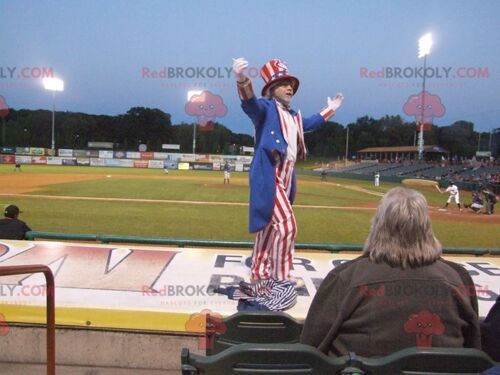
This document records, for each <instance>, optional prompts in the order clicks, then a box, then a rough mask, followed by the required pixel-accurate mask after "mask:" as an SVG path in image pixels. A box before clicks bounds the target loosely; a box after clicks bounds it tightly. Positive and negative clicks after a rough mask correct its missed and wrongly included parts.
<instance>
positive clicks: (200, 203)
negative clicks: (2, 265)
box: [0, 193, 375, 211]
mask: <svg viewBox="0 0 500 375" xmlns="http://www.w3.org/2000/svg"><path fill="white" fill-rule="evenodd" d="M0 196H2V197H20V198H37V199H38V198H40V199H54V200H82V201H103V202H137V203H174V204H192V205H209V206H246V207H248V203H240V202H206V201H180V200H170V199H143V198H99V197H74V196H65V195H62V196H54V195H42V194H10V193H0ZM293 207H294V208H323V209H337V210H358V211H359V210H365V211H373V210H375V208H374V207H349V206H322V205H305V204H294V205H293Z"/></svg>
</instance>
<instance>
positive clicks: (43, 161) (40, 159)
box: [31, 156, 47, 164]
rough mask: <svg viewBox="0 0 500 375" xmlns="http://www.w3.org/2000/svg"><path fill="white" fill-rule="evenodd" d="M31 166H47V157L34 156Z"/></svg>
mask: <svg viewBox="0 0 500 375" xmlns="http://www.w3.org/2000/svg"><path fill="white" fill-rule="evenodd" d="M31 164H47V157H46V156H33V157H32V158H31Z"/></svg>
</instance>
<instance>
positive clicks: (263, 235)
mask: <svg viewBox="0 0 500 375" xmlns="http://www.w3.org/2000/svg"><path fill="white" fill-rule="evenodd" d="M247 67H248V61H246V60H245V59H244V58H238V59H233V70H234V73H235V76H236V80H237V87H238V94H239V97H240V99H241V107H242V108H243V111H244V112H245V113H246V114H247V115H248V117H250V119H251V120H252V122H253V124H254V126H255V147H254V149H255V153H254V158H253V161H252V165H251V167H250V176H249V178H250V226H249V229H250V232H252V233H257V234H256V238H255V244H254V249H253V254H252V266H251V280H252V282H254V283H256V282H260V281H262V280H270V279H273V280H278V281H291V282H292V283H294V284H295V285H296V286H297V281H298V280H295V278H294V277H293V276H292V275H291V274H290V269H291V268H292V260H293V255H294V251H295V238H296V236H297V223H296V221H295V216H294V214H293V209H292V203H293V199H294V196H295V191H296V181H295V172H294V166H295V161H296V160H297V158H298V157H300V158H305V155H306V148H305V144H304V132H309V131H313V130H315V129H317V128H319V127H320V126H321V125H323V124H324V123H325V122H326V121H327V120H328V119H329V118H330V117H331V116H333V115H334V114H335V111H336V110H337V109H338V108H339V107H340V105H341V104H342V100H343V96H342V94H337V95H336V96H335V98H333V99H330V98H328V99H327V106H326V107H325V108H324V109H323V110H322V111H321V112H319V113H317V114H314V115H312V116H311V117H307V118H302V116H301V114H300V111H299V112H296V111H294V110H292V109H291V108H290V103H291V100H292V98H293V96H294V95H295V93H296V92H297V89H298V87H299V80H298V79H297V78H296V77H293V76H291V75H290V74H289V73H288V68H287V66H286V65H285V63H284V62H283V61H281V60H279V59H273V60H271V61H269V62H268V63H267V64H265V65H264V66H263V67H262V68H261V72H260V74H261V77H262V78H263V80H264V87H263V89H262V96H263V98H259V99H258V98H256V97H255V95H254V92H253V88H252V82H251V80H250V79H249V78H248V77H247V76H246V75H245V73H244V70H245V69H246V68H247Z"/></svg>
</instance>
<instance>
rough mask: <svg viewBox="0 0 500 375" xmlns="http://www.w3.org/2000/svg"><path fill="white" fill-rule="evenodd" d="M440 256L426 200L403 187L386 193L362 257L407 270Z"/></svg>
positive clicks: (419, 194)
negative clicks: (365, 255)
mask: <svg viewBox="0 0 500 375" xmlns="http://www.w3.org/2000/svg"><path fill="white" fill-rule="evenodd" d="M441 252H442V248H441V243H440V242H439V240H438V239H437V238H436V237H435V236H434V233H433V231H432V225H431V219H430V217H429V210H428V207H427V200H426V199H425V197H424V196H423V195H422V194H421V193H419V192H418V191H415V190H412V189H406V188H403V187H396V188H394V189H391V190H389V191H388V192H387V193H386V194H385V195H384V196H383V197H382V200H381V201H380V203H379V205H378V207H377V212H376V213H375V216H374V217H373V218H372V223H371V229H370V234H369V235H368V238H367V239H366V242H365V245H364V248H363V253H364V254H368V256H369V257H370V260H372V261H374V262H376V263H381V262H384V263H388V264H389V265H391V266H393V267H401V268H406V267H407V266H410V267H419V266H423V265H426V264H430V263H433V262H434V261H436V260H437V259H438V258H439V257H440V256H441Z"/></svg>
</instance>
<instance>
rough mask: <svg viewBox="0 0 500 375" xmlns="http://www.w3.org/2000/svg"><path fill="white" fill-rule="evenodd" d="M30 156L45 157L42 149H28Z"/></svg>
mask: <svg viewBox="0 0 500 375" xmlns="http://www.w3.org/2000/svg"><path fill="white" fill-rule="evenodd" d="M29 153H30V155H45V149H44V148H43V147H30V149H29Z"/></svg>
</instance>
